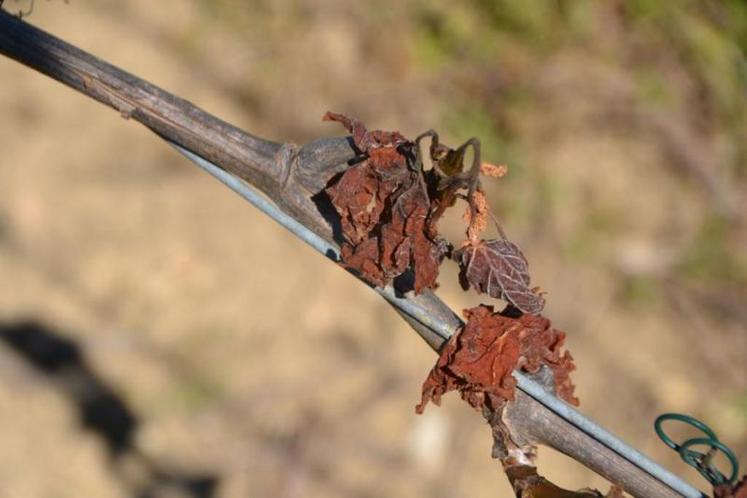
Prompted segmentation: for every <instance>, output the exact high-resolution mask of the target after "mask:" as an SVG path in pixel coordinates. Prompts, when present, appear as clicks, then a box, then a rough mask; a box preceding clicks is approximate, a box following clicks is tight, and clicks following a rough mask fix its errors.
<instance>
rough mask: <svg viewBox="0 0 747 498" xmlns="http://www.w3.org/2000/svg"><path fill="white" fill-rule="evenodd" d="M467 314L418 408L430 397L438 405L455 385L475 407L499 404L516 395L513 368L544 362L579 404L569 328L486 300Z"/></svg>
mask: <svg viewBox="0 0 747 498" xmlns="http://www.w3.org/2000/svg"><path fill="white" fill-rule="evenodd" d="M464 316H465V317H466V318H467V324H466V325H465V326H464V328H463V329H462V330H461V331H459V332H458V333H457V334H455V335H454V336H453V337H452V338H451V339H450V340H449V342H447V343H446V345H445V346H444V348H443V349H442V351H441V354H440V356H439V359H438V361H437V363H436V365H435V366H434V367H433V369H432V370H431V372H430V373H429V375H428V377H427V378H426V380H425V382H424V383H423V393H422V399H421V402H420V404H419V405H418V406H417V407H416V409H415V410H416V412H417V413H422V412H423V410H424V409H425V406H426V404H427V403H428V402H429V401H432V402H434V403H435V404H437V405H438V404H439V403H440V400H441V396H442V395H444V394H445V393H447V392H449V391H453V390H458V391H459V392H460V393H461V396H462V399H464V400H465V401H467V402H468V403H469V404H470V405H471V406H472V407H474V408H477V409H481V408H483V407H485V406H487V408H489V409H490V410H497V409H498V408H500V407H501V406H502V404H503V402H505V401H506V400H511V399H513V396H514V388H515V386H516V380H515V379H514V377H513V375H512V372H513V371H514V370H515V369H520V370H522V371H525V372H529V373H534V372H536V371H537V370H539V368H541V367H542V366H543V365H546V366H547V367H549V368H550V369H551V370H552V372H553V374H554V378H555V392H556V394H557V395H558V396H559V397H561V398H563V399H565V400H566V401H568V402H569V403H571V404H574V405H578V399H576V398H575V397H574V395H573V390H574V386H573V384H572V382H571V380H570V372H571V371H572V370H574V368H575V366H574V364H573V358H572V357H571V356H570V354H569V353H568V352H567V351H566V352H561V349H562V346H563V341H564V339H565V334H564V333H563V332H561V331H559V330H556V329H554V328H553V327H552V326H551V323H550V321H549V320H548V319H546V318H544V317H541V316H536V315H526V314H525V315H521V316H520V317H519V318H512V317H510V316H506V315H504V314H501V313H495V312H494V311H493V307H492V306H485V305H480V306H477V307H475V308H472V309H468V310H465V311H464Z"/></svg>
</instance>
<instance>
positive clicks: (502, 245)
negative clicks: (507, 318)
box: [454, 239, 545, 314]
mask: <svg viewBox="0 0 747 498" xmlns="http://www.w3.org/2000/svg"><path fill="white" fill-rule="evenodd" d="M454 259H455V260H456V261H457V263H458V264H459V270H460V273H459V280H460V282H461V284H462V287H463V288H464V289H465V290H466V289H469V288H470V287H474V288H475V290H477V291H478V292H481V293H482V292H484V293H486V294H488V295H490V296H492V297H494V298H496V299H504V300H506V301H508V302H509V303H511V304H512V305H513V306H515V307H516V308H518V309H519V310H520V311H522V312H524V313H533V314H536V313H540V312H541V311H542V309H543V308H544V307H545V299H544V298H543V297H542V295H541V294H540V293H539V292H538V291H537V290H536V289H533V288H530V287H529V281H530V279H529V265H528V263H527V260H526V258H525V257H524V254H522V252H521V249H519V247H518V246H517V245H516V244H514V243H513V242H510V241H508V240H504V239H492V240H479V241H468V242H467V245H465V246H464V247H462V248H461V249H459V250H458V251H456V252H455V253H454Z"/></svg>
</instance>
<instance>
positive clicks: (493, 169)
mask: <svg viewBox="0 0 747 498" xmlns="http://www.w3.org/2000/svg"><path fill="white" fill-rule="evenodd" d="M480 173H482V174H483V175H485V176H492V177H493V178H501V177H503V176H505V175H506V173H508V167H507V166H506V165H505V164H490V163H480Z"/></svg>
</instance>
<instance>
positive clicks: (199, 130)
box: [0, 10, 703, 498]
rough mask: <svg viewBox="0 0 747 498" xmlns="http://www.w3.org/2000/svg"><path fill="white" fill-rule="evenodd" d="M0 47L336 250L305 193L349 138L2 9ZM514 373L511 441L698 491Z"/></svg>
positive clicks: (417, 306)
mask: <svg viewBox="0 0 747 498" xmlns="http://www.w3.org/2000/svg"><path fill="white" fill-rule="evenodd" d="M0 53H2V54H4V55H6V56H8V57H10V58H12V59H15V60H16V61H18V62H20V63H22V64H25V65H27V66H29V67H31V68H33V69H35V70H37V71H39V72H41V73H43V74H46V75H47V76H49V77H51V78H53V79H55V80H57V81H60V82H62V83H64V84H66V85H68V86H69V87H71V88H73V89H74V90H77V91H78V92H80V93H83V94H84V95H87V96H89V97H91V98H93V99H96V100H97V101H99V102H101V103H103V104H105V105H107V106H109V107H112V108H114V109H115V110H117V111H118V112H119V113H120V114H121V115H122V117H124V118H127V119H132V120H135V121H138V122H139V123H141V124H143V125H145V126H146V127H148V128H149V129H151V130H152V131H153V132H155V133H156V134H157V135H159V136H160V137H162V138H163V139H165V140H167V141H168V142H169V143H171V144H173V145H175V146H176V147H177V148H178V149H179V150H180V151H181V152H183V153H184V154H185V155H187V156H188V157H189V158H190V159H191V160H192V161H194V162H196V163H198V165H200V166H201V167H203V168H205V169H207V170H208V171H209V172H211V173H212V174H213V175H215V176H217V177H218V178H219V179H221V180H222V181H224V183H227V184H229V186H231V188H233V189H234V190H236V191H237V192H239V193H241V194H242V195H244V196H245V197H246V198H247V199H248V200H250V201H251V202H253V203H255V204H257V205H262V206H264V208H263V210H264V211H265V212H266V213H268V214H270V215H271V216H273V218H275V219H276V220H278V221H280V222H281V223H283V224H284V225H285V226H286V227H287V228H289V229H290V230H291V231H293V232H294V233H295V234H297V235H299V236H301V237H302V238H304V239H305V240H306V241H307V242H309V243H311V244H312V245H314V247H316V248H317V249H319V250H320V251H322V252H323V253H325V254H326V255H327V256H328V257H331V258H332V259H337V249H338V246H337V244H336V243H335V239H334V237H333V229H332V226H331V225H330V223H329V221H328V220H329V219H330V216H331V215H332V214H333V213H331V212H326V211H325V209H324V208H323V207H320V206H319V205H318V204H317V203H315V201H314V196H315V195H316V194H318V193H319V192H321V191H323V190H324V188H325V187H326V186H327V184H328V182H329V181H330V179H331V178H332V177H333V176H335V175H337V174H338V173H340V172H342V171H344V170H345V169H346V168H348V167H349V164H350V163H351V162H352V161H353V160H354V159H355V158H356V156H357V155H358V152H357V150H356V148H355V146H354V143H353V139H352V138H351V137H343V138H329V139H320V140H316V141H313V142H311V143H309V144H306V145H304V146H298V145H295V144H293V143H283V144H279V143H275V142H271V141H268V140H265V139H262V138H259V137H257V136H254V135H251V134H249V133H246V132H244V131H242V130H240V129H239V128H237V127H235V126H233V125H231V124H229V123H226V122H225V121H222V120H220V119H218V118H217V117H215V116H212V115H211V114H208V113H207V112H205V111H203V110H202V109H200V108H198V107H196V106H195V105H193V104H192V103H190V102H188V101H186V100H184V99H182V98H179V97H177V96H175V95H172V94H170V93H168V92H166V91H164V90H162V89H160V88H158V87H156V86H155V85H153V84H151V83H148V82H147V81H144V80H142V79H140V78H138V77H136V76H134V75H132V74H129V73H127V72H125V71H123V70H121V69H119V68H117V67H115V66H113V65H111V64H108V63H106V62H104V61H102V60H100V59H98V58H96V57H94V56H92V55H90V54H88V53H86V52H84V51H82V50H80V49H78V48H76V47H74V46H72V45H70V44H68V43H66V42H64V41H62V40H60V39H59V38H56V37H54V36H52V35H50V34H48V33H45V32H43V31H41V30H39V29H37V28H35V27H33V26H31V25H30V24H28V23H26V22H24V21H22V20H21V19H18V18H17V17H15V16H13V15H10V14H8V13H7V12H5V11H2V10H0ZM238 179H240V181H239V180H238ZM254 189H257V190H258V191H261V192H262V194H264V196H266V198H265V197H263V196H261V195H258V194H257V192H256V191H255V190H254ZM470 195H472V190H470ZM267 198H269V199H270V200H271V202H268V200H267ZM329 209H331V208H329ZM378 291H379V292H380V294H382V295H383V296H384V297H385V298H386V299H387V300H388V301H389V302H390V304H392V305H393V306H394V308H395V310H396V311H397V312H398V313H399V314H400V315H401V316H402V317H403V318H404V319H405V320H406V321H407V323H409V324H410V325H411V326H412V328H413V329H414V330H415V331H416V332H417V333H418V334H419V335H420V336H421V337H423V339H424V340H425V341H426V342H427V343H428V345H429V346H431V348H433V349H434V350H436V351H439V350H441V348H442V347H443V346H444V344H445V342H446V341H447V340H448V338H449V337H450V335H451V334H452V333H453V332H454V331H456V330H457V329H459V328H460V327H461V326H462V325H463V324H462V322H461V320H460V319H459V318H458V317H457V316H456V315H455V314H454V312H453V311H452V310H451V309H450V308H449V307H448V306H446V305H445V304H444V303H443V302H442V301H441V300H440V299H439V298H438V297H436V296H435V295H434V294H433V293H432V292H430V291H428V290H426V291H424V292H422V293H420V294H419V295H417V296H410V295H408V296H406V297H403V296H398V295H396V293H395V292H394V291H393V290H392V289H391V288H386V289H381V290H378ZM515 375H516V377H517V379H518V388H519V389H518V390H517V391H516V396H515V400H514V401H513V402H511V403H510V404H509V406H508V408H507V410H505V412H504V414H503V417H504V423H505V426H506V427H508V428H510V432H511V434H510V437H511V439H513V442H514V443H516V444H518V445H534V444H543V445H546V446H549V447H552V448H555V449H556V450H558V451H561V452H563V453H565V454H566V455H568V456H570V457H571V458H573V459H575V460H577V461H578V462H580V463H582V464H584V465H585V466H587V467H588V468H590V469H592V470H593V471H595V472H597V473H599V474H600V475H602V476H604V477H605V478H607V479H608V480H610V481H611V482H613V483H615V484H617V485H619V486H621V487H622V488H623V489H624V490H625V491H627V492H628V493H630V494H632V495H633V496H638V497H646V498H672V497H677V496H687V497H693V498H696V497H701V496H703V495H702V494H701V493H700V492H699V491H698V490H696V489H695V488H692V487H691V486H690V485H688V484H686V483H685V482H683V481H682V480H680V479H679V478H677V477H676V476H674V475H673V474H671V473H669V472H667V471H666V470H664V469H662V468H661V467H659V466H658V465H656V464H655V463H654V462H652V461H650V460H649V459H647V458H646V457H645V456H643V455H641V454H640V453H638V452H636V451H635V450H633V449H632V448H630V447H628V446H627V445H625V443H623V442H622V441H620V440H619V439H617V438H615V437H614V436H612V435H611V434H609V433H608V432H606V431H605V430H604V429H602V428H601V427H599V426H597V425H596V424H594V423H593V422H591V421H590V420H588V419H587V418H585V417H584V416H583V415H581V414H580V413H578V412H577V411H575V410H574V409H573V408H571V407H570V406H568V405H566V404H564V403H563V402H561V401H559V400H558V399H557V398H555V397H554V396H553V395H552V394H550V393H549V392H548V390H547V389H546V388H543V387H542V383H541V382H537V381H535V380H540V381H541V380H542V379H541V378H540V379H535V380H533V379H531V378H529V377H527V376H525V375H521V374H519V373H516V374H515ZM540 377H541V375H540ZM498 437H501V436H500V435H498V436H496V438H498Z"/></svg>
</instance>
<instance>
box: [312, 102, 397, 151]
mask: <svg viewBox="0 0 747 498" xmlns="http://www.w3.org/2000/svg"><path fill="white" fill-rule="evenodd" d="M322 121H337V122H338V123H341V124H342V125H343V126H344V127H345V129H347V130H348V132H349V133H350V134H351V135H352V136H353V143H355V146H356V147H357V148H358V150H360V151H361V152H362V153H364V154H365V153H367V152H369V151H370V150H371V149H375V148H378V147H397V146H398V145H401V144H404V143H407V142H408V140H407V139H406V138H405V137H404V136H402V134H401V133H400V132H398V131H382V130H372V131H368V130H367V129H366V127H365V125H364V124H363V123H361V122H360V121H358V120H357V119H355V118H349V117H347V116H345V115H343V114H337V113H335V112H327V113H326V114H325V115H324V116H323V117H322Z"/></svg>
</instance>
